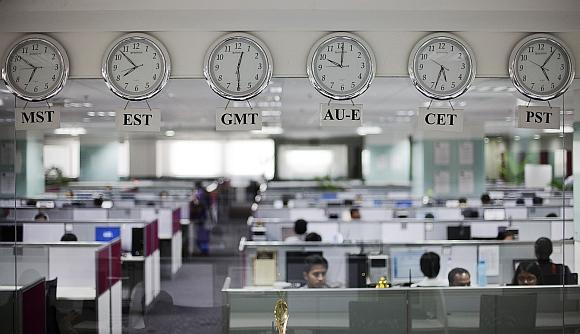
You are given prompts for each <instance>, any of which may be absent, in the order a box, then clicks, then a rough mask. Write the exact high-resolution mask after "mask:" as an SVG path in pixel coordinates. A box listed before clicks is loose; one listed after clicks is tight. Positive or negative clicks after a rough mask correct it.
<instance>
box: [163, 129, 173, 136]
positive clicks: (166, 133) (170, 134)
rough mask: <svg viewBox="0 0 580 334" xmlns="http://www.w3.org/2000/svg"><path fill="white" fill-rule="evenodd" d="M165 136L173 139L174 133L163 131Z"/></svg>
mask: <svg viewBox="0 0 580 334" xmlns="http://www.w3.org/2000/svg"><path fill="white" fill-rule="evenodd" d="M165 135H166V136H167V137H173V136H175V131H173V130H167V131H165Z"/></svg>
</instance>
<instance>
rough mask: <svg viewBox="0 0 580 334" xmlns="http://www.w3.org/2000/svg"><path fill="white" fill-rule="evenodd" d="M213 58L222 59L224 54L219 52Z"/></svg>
mask: <svg viewBox="0 0 580 334" xmlns="http://www.w3.org/2000/svg"><path fill="white" fill-rule="evenodd" d="M215 60H224V54H223V53H220V54H218V55H217V56H216V57H215Z"/></svg>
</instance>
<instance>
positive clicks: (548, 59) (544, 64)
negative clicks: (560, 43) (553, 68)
mask: <svg viewBox="0 0 580 334" xmlns="http://www.w3.org/2000/svg"><path fill="white" fill-rule="evenodd" d="M555 52H556V50H554V51H552V53H550V55H549V56H548V58H546V60H545V61H544V63H543V64H542V66H540V67H541V68H544V66H546V64H547V63H548V61H550V58H552V56H553V55H554V53H555Z"/></svg>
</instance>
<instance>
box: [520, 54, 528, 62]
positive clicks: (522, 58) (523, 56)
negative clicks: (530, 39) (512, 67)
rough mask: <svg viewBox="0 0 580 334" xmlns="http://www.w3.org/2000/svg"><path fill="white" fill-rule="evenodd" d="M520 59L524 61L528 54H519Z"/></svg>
mask: <svg viewBox="0 0 580 334" xmlns="http://www.w3.org/2000/svg"><path fill="white" fill-rule="evenodd" d="M520 60H521V61H526V60H528V55H521V56H520Z"/></svg>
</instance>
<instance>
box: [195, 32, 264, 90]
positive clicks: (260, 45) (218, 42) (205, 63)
mask: <svg viewBox="0 0 580 334" xmlns="http://www.w3.org/2000/svg"><path fill="white" fill-rule="evenodd" d="M232 39H246V40H250V41H251V42H252V43H254V44H256V46H257V47H258V48H259V49H260V51H261V52H262V53H263V54H264V58H265V60H266V63H267V64H266V65H267V66H266V78H265V79H264V81H263V82H262V84H261V85H259V86H256V87H255V88H254V89H252V90H251V91H250V92H249V93H246V94H243V95H234V94H230V93H229V92H227V91H224V90H223V89H221V88H220V87H219V86H218V85H217V84H216V83H214V82H213V79H212V76H211V74H210V70H211V69H210V61H211V59H212V57H213V55H214V54H215V52H216V51H217V47H218V46H219V45H221V44H222V43H224V42H226V41H229V40H232ZM273 68H274V65H273V58H272V53H271V52H270V49H268V47H267V46H266V44H265V43H264V42H262V40H260V39H259V38H257V37H256V36H254V35H251V34H248V33H243V32H234V33H228V34H225V35H223V36H221V37H219V38H218V39H216V40H215V41H214V42H213V43H212V44H211V45H210V47H209V48H208V49H207V51H206V53H205V57H204V61H203V75H204V77H205V81H206V82H207V84H208V85H209V87H210V88H211V89H212V90H213V91H214V92H215V93H216V94H217V95H219V96H221V97H222V98H224V99H227V100H232V101H246V100H249V99H251V98H253V97H256V96H258V95H259V94H260V93H262V92H263V91H264V89H266V87H268V85H269V84H270V81H271V80H272V72H273Z"/></svg>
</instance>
